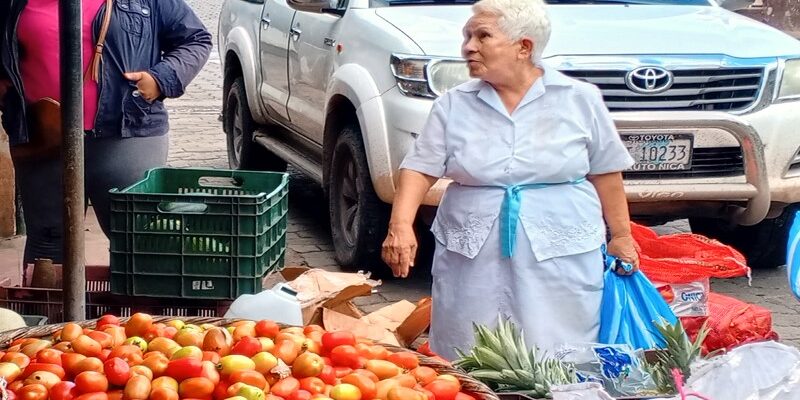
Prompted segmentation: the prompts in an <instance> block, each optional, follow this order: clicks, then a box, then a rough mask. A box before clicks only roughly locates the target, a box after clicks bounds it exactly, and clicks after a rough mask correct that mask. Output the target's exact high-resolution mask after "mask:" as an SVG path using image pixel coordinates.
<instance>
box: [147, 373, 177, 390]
mask: <svg viewBox="0 0 800 400" xmlns="http://www.w3.org/2000/svg"><path fill="white" fill-rule="evenodd" d="M150 386H151V387H152V389H153V390H155V389H158V388H165V389H170V390H174V391H175V392H177V391H178V389H180V385H179V384H178V381H177V380H175V378H172V377H169V376H161V377H158V378H156V379H154V380H153V382H152V383H151V384H150Z"/></svg>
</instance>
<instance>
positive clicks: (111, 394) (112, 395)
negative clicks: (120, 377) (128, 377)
mask: <svg viewBox="0 0 800 400" xmlns="http://www.w3.org/2000/svg"><path fill="white" fill-rule="evenodd" d="M106 394H108V400H122V399H123V397H124V396H125V393H124V392H123V391H122V390H119V389H117V390H109V391H108V392H106Z"/></svg>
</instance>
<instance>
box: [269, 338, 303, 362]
mask: <svg viewBox="0 0 800 400" xmlns="http://www.w3.org/2000/svg"><path fill="white" fill-rule="evenodd" d="M300 346H301V344H298V343H297V342H295V341H294V340H290V339H283V340H279V341H277V342H276V343H275V347H273V348H272V350H270V353H272V355H274V356H275V357H278V358H280V359H281V360H283V362H285V363H286V364H288V365H291V364H292V363H293V362H294V360H295V359H296V358H297V356H298V354H299V353H300V348H301V347H300Z"/></svg>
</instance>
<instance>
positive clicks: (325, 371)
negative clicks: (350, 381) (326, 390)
mask: <svg viewBox="0 0 800 400" xmlns="http://www.w3.org/2000/svg"><path fill="white" fill-rule="evenodd" d="M318 378H319V379H322V381H323V382H325V384H326V385H334V384H336V372H335V371H334V370H333V367H331V366H330V365H325V366H324V367H322V372H320V374H319V376H318Z"/></svg>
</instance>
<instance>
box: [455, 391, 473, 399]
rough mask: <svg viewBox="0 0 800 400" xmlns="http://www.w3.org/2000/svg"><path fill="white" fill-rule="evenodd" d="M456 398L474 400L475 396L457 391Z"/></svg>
mask: <svg viewBox="0 0 800 400" xmlns="http://www.w3.org/2000/svg"><path fill="white" fill-rule="evenodd" d="M456 400H475V398H474V397H472V396H470V395H468V394H466V393H464V392H458V393H456Z"/></svg>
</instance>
